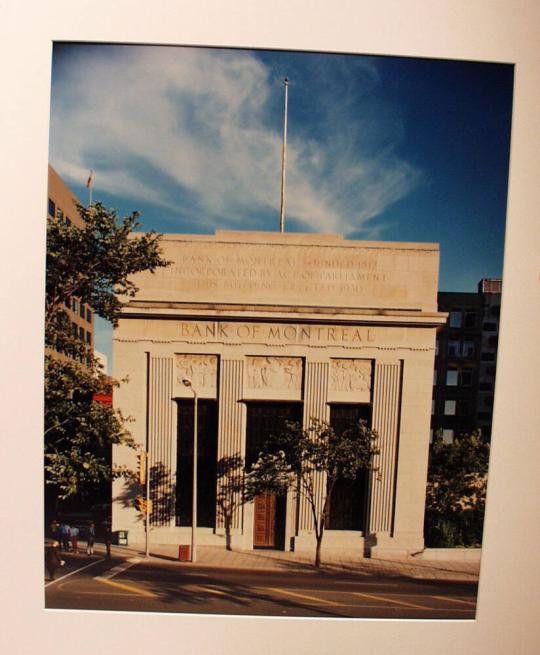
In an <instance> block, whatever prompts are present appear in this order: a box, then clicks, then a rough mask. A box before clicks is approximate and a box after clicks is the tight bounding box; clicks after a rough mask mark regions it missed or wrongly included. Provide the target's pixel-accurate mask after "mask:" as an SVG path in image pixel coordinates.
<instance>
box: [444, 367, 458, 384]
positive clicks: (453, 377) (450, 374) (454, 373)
mask: <svg viewBox="0 0 540 655" xmlns="http://www.w3.org/2000/svg"><path fill="white" fill-rule="evenodd" d="M457 384H458V370H457V368H451V369H448V371H446V386H447V387H457Z"/></svg>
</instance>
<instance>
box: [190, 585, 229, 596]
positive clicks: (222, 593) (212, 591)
mask: <svg viewBox="0 0 540 655" xmlns="http://www.w3.org/2000/svg"><path fill="white" fill-rule="evenodd" d="M190 586H191V587H192V588H193V589H195V590H197V591H199V590H201V591H205V592H206V593H208V594H215V595H216V596H230V594H228V593H227V592H225V591H222V590H221V589H215V588H214V587H208V586H206V585H190Z"/></svg>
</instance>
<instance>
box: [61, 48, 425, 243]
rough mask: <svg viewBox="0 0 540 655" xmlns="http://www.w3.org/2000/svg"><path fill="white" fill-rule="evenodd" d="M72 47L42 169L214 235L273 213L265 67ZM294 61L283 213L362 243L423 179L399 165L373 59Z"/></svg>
mask: <svg viewBox="0 0 540 655" xmlns="http://www.w3.org/2000/svg"><path fill="white" fill-rule="evenodd" d="M72 48H73V50H72V51H71V52H70V51H69V49H66V50H65V52H64V53H63V54H62V56H61V57H59V58H58V61H57V64H56V70H55V80H54V85H53V104H52V115H51V160H52V163H53V165H55V167H56V168H57V169H58V170H59V172H60V173H61V174H62V175H63V176H65V177H66V178H67V179H68V180H72V181H73V180H77V181H80V180H82V179H84V176H85V175H86V174H87V171H88V169H90V168H93V169H94V170H95V171H96V185H97V186H98V187H99V188H100V189H102V190H103V191H107V192H109V193H111V194H113V195H117V196H119V197H122V198H126V197H129V198H131V199H133V200H134V201H136V200H139V201H145V202H147V203H151V204H154V205H156V207H158V208H160V207H161V208H166V209H167V210H168V211H169V212H173V213H174V212H176V213H178V214H179V215H183V216H186V215H190V214H191V215H193V219H194V220H197V221H200V220H201V217H203V218H204V220H205V223H206V225H208V226H210V227H212V226H215V227H222V228H223V227H233V228H234V227H241V226H245V224H246V219H247V218H250V219H253V220H255V219H256V217H257V216H258V215H259V216H264V215H265V214H266V215H267V214H268V213H269V212H270V211H277V210H278V207H279V184H280V164H281V122H280V114H279V112H280V111H281V109H280V104H279V102H278V101H277V99H279V101H280V102H281V87H280V78H279V76H278V75H277V74H276V70H275V68H273V67H272V66H271V65H269V64H268V61H267V60H266V59H265V58H261V57H259V56H257V55H255V54H252V53H247V52H242V51H232V50H231V51H214V50H205V49H190V48H165V47H160V48H153V47H129V46H125V47H111V46H92V47H78V46H73V47H72ZM299 62H300V60H299V59H297V60H296V63H293V64H292V65H291V66H290V68H291V69H292V70H293V71H295V73H296V75H297V77H296V78H295V79H294V81H293V80H291V95H290V99H291V104H292V103H293V102H296V103H298V104H297V106H296V108H294V107H292V108H291V113H290V132H289V149H288V168H287V174H288V177H287V215H288V216H289V217H291V218H294V219H295V220H296V221H297V222H298V223H300V224H302V225H304V226H305V227H306V228H308V229H313V230H315V231H320V232H344V233H346V234H347V233H351V232H355V233H361V232H362V231H366V233H367V232H368V231H370V232H371V233H372V232H373V229H374V228H373V225H372V221H370V219H373V218H374V217H376V216H378V215H379V214H381V213H382V212H383V211H384V210H385V209H386V208H387V207H388V206H389V205H391V204H392V203H393V202H395V201H397V200H399V199H400V198H402V197H403V196H405V195H406V194H407V193H408V192H409V191H410V190H411V188H412V187H413V186H414V185H415V184H416V183H417V181H418V177H419V172H418V171H417V170H415V169H414V168H413V167H412V166H411V165H410V164H409V163H407V162H406V161H403V160H402V159H401V158H400V157H399V156H398V155H397V154H396V148H395V146H396V144H397V143H398V142H399V139H400V138H401V129H402V128H401V124H400V120H399V116H394V115H392V112H391V111H389V109H388V108H384V107H381V105H380V103H379V102H378V101H375V100H374V99H373V98H374V96H375V94H371V95H370V90H371V91H374V90H376V88H377V85H378V84H379V83H380V82H379V80H378V76H377V69H376V68H375V65H374V64H372V63H371V62H370V61H369V60H358V62H357V64H355V65H354V66H351V65H344V63H343V61H342V60H340V59H333V60H332V59H331V58H330V60H329V59H328V58H324V57H321V56H316V55H315V56H312V58H311V59H310V58H309V56H307V55H306V56H305V57H304V59H303V60H302V62H301V63H299ZM302 75H303V76H304V78H305V84H304V83H303V81H302V77H301V76H302ZM299 78H300V79H299ZM300 104H302V107H301V109H302V111H301V112H300V111H299V105H300ZM261 220H262V219H261ZM250 224H251V225H253V224H254V223H253V221H252V222H251V223H250ZM259 227H264V225H260V226H259Z"/></svg>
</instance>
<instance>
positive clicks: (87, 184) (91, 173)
mask: <svg viewBox="0 0 540 655" xmlns="http://www.w3.org/2000/svg"><path fill="white" fill-rule="evenodd" d="M93 174H94V171H90V175H89V176H88V180H87V182H86V188H87V189H89V188H90V187H91V186H92V175H93Z"/></svg>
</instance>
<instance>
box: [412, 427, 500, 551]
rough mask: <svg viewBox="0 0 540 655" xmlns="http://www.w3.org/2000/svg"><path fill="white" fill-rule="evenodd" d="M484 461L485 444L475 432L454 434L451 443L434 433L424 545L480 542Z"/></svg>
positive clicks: (434, 545)
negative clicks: (456, 435)
mask: <svg viewBox="0 0 540 655" xmlns="http://www.w3.org/2000/svg"><path fill="white" fill-rule="evenodd" d="M488 463H489V443H488V442H486V441H484V440H483V439H482V436H481V433H480V432H479V431H476V432H473V433H471V434H470V435H468V434H464V435H461V436H459V437H456V438H455V439H454V440H453V442H452V443H445V442H444V441H443V439H442V435H441V434H436V435H435V437H434V439H433V444H432V446H431V453H430V463H429V470H428V483H427V496H426V516H425V538H426V544H427V545H428V546H431V547H454V546H478V545H480V544H481V543H482V528H483V522H484V510H485V501H486V487H487V471H488Z"/></svg>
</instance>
